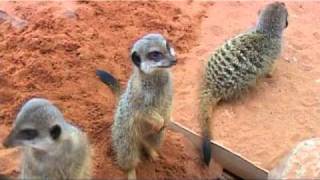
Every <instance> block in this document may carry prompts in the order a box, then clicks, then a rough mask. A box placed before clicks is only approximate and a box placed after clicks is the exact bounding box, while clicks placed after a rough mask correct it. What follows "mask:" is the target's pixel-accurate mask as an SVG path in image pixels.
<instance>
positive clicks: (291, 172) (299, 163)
mask: <svg viewBox="0 0 320 180" xmlns="http://www.w3.org/2000/svg"><path fill="white" fill-rule="evenodd" d="M319 178H320V138H314V139H308V140H305V141H303V142H300V143H299V144H298V145H297V146H296V147H295V148H294V149H293V150H292V151H291V152H290V153H289V155H287V156H286V157H285V158H284V159H283V160H282V161H281V162H280V163H279V164H278V165H277V166H276V167H275V168H274V169H272V170H271V171H270V173H269V177H268V179H319Z"/></svg>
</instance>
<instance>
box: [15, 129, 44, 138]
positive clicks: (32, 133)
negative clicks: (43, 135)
mask: <svg viewBox="0 0 320 180" xmlns="http://www.w3.org/2000/svg"><path fill="white" fill-rule="evenodd" d="M38 135H39V133H38V131H37V130H35V129H23V130H21V131H20V132H19V134H18V138H19V139H23V140H32V139H34V138H36V137H37V136H38Z"/></svg>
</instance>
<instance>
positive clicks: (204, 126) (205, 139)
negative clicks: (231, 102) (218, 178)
mask: <svg viewBox="0 0 320 180" xmlns="http://www.w3.org/2000/svg"><path fill="white" fill-rule="evenodd" d="M213 99H214V98H212V97H207V96H202V97H201V99H200V112H199V113H200V114H199V115H200V118H199V119H200V125H201V131H202V155H203V160H204V162H205V164H206V165H207V166H209V165H210V161H211V152H212V149H211V146H210V140H211V139H212V132H211V115H212V110H213V108H214V107H213V106H215V105H216V104H217V102H218V101H215V100H213Z"/></svg>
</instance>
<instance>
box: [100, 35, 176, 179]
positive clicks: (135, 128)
mask: <svg viewBox="0 0 320 180" xmlns="http://www.w3.org/2000/svg"><path fill="white" fill-rule="evenodd" d="M131 59H132V61H133V64H134V69H133V74H132V75H131V77H130V79H129V81H128V84H127V88H126V90H125V91H124V92H123V94H122V95H121V96H120V97H119V102H118V106H117V110H116V114H115V117H114V123H113V126H112V143H113V149H114V151H115V153H116V159H117V162H118V164H119V166H120V167H121V168H122V169H124V170H125V171H127V173H128V179H136V172H135V167H136V166H137V164H138V163H139V162H140V161H141V158H142V156H143V155H144V154H146V155H148V156H149V157H151V158H152V159H156V158H157V156H158V149H159V147H160V146H161V143H162V141H163V137H164V133H165V127H166V126H167V125H168V123H169V121H170V115H171V104H172V83H171V75H170V71H169V68H170V67H171V66H173V65H175V64H176V59H175V54H174V49H173V48H172V47H171V46H170V44H169V43H168V41H167V40H166V39H165V38H164V37H163V36H162V35H160V34H147V35H145V36H143V37H142V38H141V39H139V40H137V41H136V42H135V43H134V45H133V47H132V50H131ZM97 75H98V76H99V77H100V79H101V80H102V81H103V82H104V83H106V84H107V85H109V86H110V87H111V89H112V90H113V91H115V93H116V94H118V95H120V93H119V91H120V88H119V87H120V85H119V82H118V81H117V80H116V79H115V78H114V77H113V76H112V75H111V74H109V73H107V72H105V71H101V70H98V71H97Z"/></svg>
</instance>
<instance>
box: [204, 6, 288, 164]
mask: <svg viewBox="0 0 320 180" xmlns="http://www.w3.org/2000/svg"><path fill="white" fill-rule="evenodd" d="M287 19H288V12H287V9H286V7H285V4H284V3H282V2H274V3H271V4H268V5H267V6H266V7H265V8H264V9H263V10H262V11H261V12H260V15H259V18H258V22H257V24H256V26H255V27H254V28H253V29H251V30H249V31H248V32H246V33H243V34H240V35H238V36H236V37H234V38H233V39H230V40H228V41H226V42H225V43H224V44H223V45H222V46H221V47H220V48H218V49H217V50H216V51H215V52H214V53H213V54H212V55H210V57H209V59H208V62H207V64H206V67H205V71H204V74H203V82H202V87H201V90H200V108H199V109H200V110H199V121H200V126H201V130H202V136H203V144H202V153H203V158H204V162H205V163H206V164H207V165H209V163H210V160H211V147H210V139H211V138H212V132H211V130H210V127H211V114H212V110H213V108H214V106H215V105H217V103H218V102H219V101H222V100H230V99H233V98H236V97H239V96H240V95H241V93H242V92H243V91H245V90H247V89H248V88H249V87H251V86H254V85H255V83H256V80H257V79H258V78H259V77H263V76H266V75H268V74H269V73H271V71H272V70H273V64H274V61H275V60H276V59H277V58H278V57H279V55H280V52H281V43H282V34H283V30H284V29H285V28H286V27H287V26H288V20H287Z"/></svg>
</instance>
